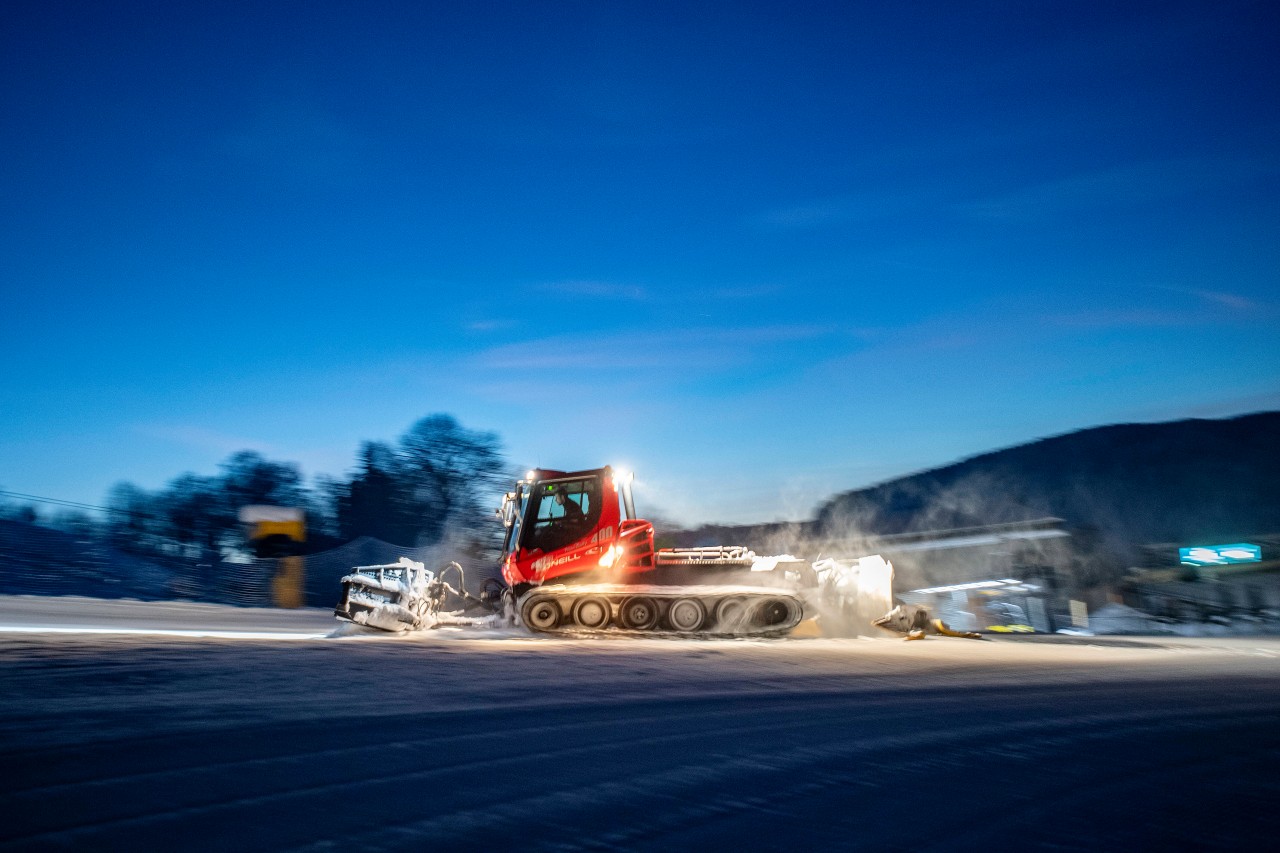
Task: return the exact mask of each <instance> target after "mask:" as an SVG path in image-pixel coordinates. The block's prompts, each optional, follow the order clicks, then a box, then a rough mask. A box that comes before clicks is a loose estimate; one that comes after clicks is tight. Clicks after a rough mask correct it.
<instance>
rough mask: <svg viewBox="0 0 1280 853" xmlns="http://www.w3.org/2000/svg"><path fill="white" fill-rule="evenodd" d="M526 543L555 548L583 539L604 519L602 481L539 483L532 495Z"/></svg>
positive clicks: (527, 545) (524, 542)
mask: <svg viewBox="0 0 1280 853" xmlns="http://www.w3.org/2000/svg"><path fill="white" fill-rule="evenodd" d="M525 518H526V519H528V521H529V522H530V523H529V524H528V526H526V528H525V532H526V535H525V536H524V537H523V538H524V541H523V543H522V544H523V545H524V547H525V548H527V549H529V550H533V549H535V548H536V549H540V550H542V551H554V550H556V549H557V548H563V547H564V546H566V545H568V544H570V543H572V542H574V541H576V540H578V539H581V538H582V537H583V536H585V535H586V534H587V533H589V532H590V531H591V530H592V528H594V527H595V526H596V523H597V522H598V521H599V520H600V483H599V481H597V480H595V479H582V480H555V481H551V482H542V483H536V484H535V485H534V486H533V488H532V489H531V493H530V495H529V509H528V514H527V515H526V516H525Z"/></svg>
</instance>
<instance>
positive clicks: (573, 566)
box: [334, 467, 892, 637]
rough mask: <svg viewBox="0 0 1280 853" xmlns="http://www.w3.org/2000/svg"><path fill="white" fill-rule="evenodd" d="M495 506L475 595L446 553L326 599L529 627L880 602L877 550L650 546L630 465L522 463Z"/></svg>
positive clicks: (748, 627)
mask: <svg viewBox="0 0 1280 853" xmlns="http://www.w3.org/2000/svg"><path fill="white" fill-rule="evenodd" d="M499 513H500V515H501V517H502V523H503V525H504V527H505V528H506V535H505V538H504V540H503V547H502V580H501V581H499V580H498V579H497V578H491V579H489V580H487V581H486V582H485V585H484V586H483V587H482V588H481V590H480V594H479V595H478V596H477V595H472V594H471V593H469V592H467V591H466V589H465V583H464V579H463V576H462V569H461V567H460V566H458V564H457V563H450V564H449V565H447V566H445V567H444V569H443V570H441V571H440V572H438V573H437V572H433V571H430V570H428V569H426V568H425V566H423V564H421V563H416V562H414V561H411V560H408V559H406V558H401V560H400V561H399V562H398V563H394V564H389V565H381V566H359V567H357V568H356V570H355V571H354V572H353V573H352V574H350V575H347V576H346V577H345V578H343V584H342V586H343V592H342V600H341V601H340V602H339V604H338V606H337V608H336V609H335V611H334V613H335V614H336V615H337V616H338V617H340V618H342V619H346V620H349V621H352V622H355V623H357V624H362V625H369V626H371V627H375V628H382V629H384V630H409V629H415V628H422V627H431V626H434V625H437V624H441V623H442V622H447V623H449V624H467V623H472V624H474V623H488V624H492V623H493V622H494V621H496V620H501V619H504V618H505V619H506V620H509V621H513V622H514V621H519V622H520V623H522V624H523V625H525V626H526V627H527V628H529V629H530V630H533V631H536V632H541V633H561V634H570V633H571V634H579V633H592V634H594V633H627V634H652V633H662V634H668V635H676V636H690V637H696V636H779V635H782V634H786V633H787V632H789V631H791V630H792V629H793V628H795V627H796V626H797V625H798V624H799V623H800V622H801V621H802V620H803V619H804V618H805V617H806V615H812V612H807V611H813V610H814V607H815V605H816V604H818V602H819V601H822V602H824V603H825V604H826V605H828V606H829V607H834V608H836V609H837V610H839V609H844V610H846V611H847V610H849V608H850V606H851V605H854V606H857V607H858V609H865V608H863V607H862V605H863V604H865V603H866V602H865V599H866V598H867V594H866V593H867V591H868V589H870V590H871V596H870V597H871V599H872V601H871V603H870V608H869V609H870V610H872V611H876V610H877V608H878V611H877V612H879V613H883V612H884V610H885V609H887V608H888V607H889V606H891V591H890V589H889V587H890V584H891V578H892V567H891V566H889V564H887V563H885V562H884V561H883V560H880V558H878V557H876V558H867V559H864V560H862V561H860V562H854V563H846V562H840V561H835V560H830V559H827V560H823V561H820V562H819V563H814V564H812V565H810V564H808V563H805V562H803V561H801V560H798V559H796V558H794V557H790V556H784V557H758V556H756V555H755V554H754V553H753V552H752V551H750V550H748V549H747V548H745V547H740V546H732V547H709V548H671V549H657V548H655V546H654V529H653V525H652V524H651V523H650V522H648V521H645V520H643V519H639V518H637V517H636V512H635V503H634V500H633V499H632V494H631V476H630V475H629V474H624V473H621V472H615V471H614V470H613V469H612V468H608V467H606V468H597V469H591V470H585V471H574V472H565V471H549V470H534V471H530V472H529V473H528V475H526V478H525V479H523V480H520V481H518V482H517V483H516V484H515V488H514V490H513V491H511V492H508V493H507V494H506V496H505V497H504V500H503V504H502V508H501V509H500V510H499ZM451 572H452V573H453V576H454V578H453V579H454V583H456V584H457V585H456V586H455V585H454V584H453V583H450V582H449V581H448V580H446V578H448V577H449V576H450V573H451ZM854 599H857V601H854ZM881 604H884V606H883V607H881ZM450 605H460V607H458V609H455V610H452V611H449V610H447V609H446V608H448V607H449V606H450Z"/></svg>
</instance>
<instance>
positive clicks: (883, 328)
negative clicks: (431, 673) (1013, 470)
mask: <svg viewBox="0 0 1280 853" xmlns="http://www.w3.org/2000/svg"><path fill="white" fill-rule="evenodd" d="M257 5H259V4H245V3H227V4H207V3H172V2H158V3H154V4H137V3H118V4H117V3H109V4H108V3H103V4H91V3H65V4H63V3H55V2H48V0H44V2H32V3H22V2H9V3H6V4H5V5H4V9H3V11H0V78H2V79H3V83H2V84H0V116H3V124H2V125H0V162H2V163H3V167H2V168H0V224H2V226H3V228H2V229H0V357H2V358H3V366H4V370H3V377H2V378H0V489H8V490H12V491H20V492H29V493H34V494H38V495H47V496H52V497H57V498H65V499H70V500H78V501H85V502H89V503H101V502H102V500H103V498H104V496H105V493H106V490H107V489H108V488H109V486H110V485H111V484H112V483H114V482H117V481H120V480H131V481H133V482H136V483H138V484H139V485H142V486H145V487H148V488H154V487H158V486H160V485H162V484H163V483H164V482H166V481H168V480H169V479H171V478H172V477H174V476H176V475H178V474H180V473H182V472H183V471H186V470H192V471H197V472H201V473H212V472H214V471H215V470H216V468H217V465H218V463H219V462H220V461H221V460H223V459H225V458H226V457H227V456H228V455H229V454H230V453H231V452H233V451H235V450H239V449H242V448H250V449H257V450H260V451H262V452H263V453H265V454H266V455H268V456H269V457H270V458H273V459H279V460H282V461H296V462H298V463H299V464H300V465H301V466H302V468H303V470H304V471H305V472H306V473H307V474H308V475H314V474H318V473H329V474H335V475H336V474H342V473H344V472H345V471H347V470H349V469H350V468H351V467H352V466H353V465H354V462H355V455H356V450H357V447H358V445H359V442H360V440H361V439H394V438H396V437H397V436H399V435H400V433H402V432H403V431H404V430H405V429H407V428H408V427H409V426H410V425H411V424H412V423H413V421H415V420H416V419H417V418H419V417H421V416H424V415H426V414H429V413H432V412H448V413H451V414H453V415H455V416H456V417H457V418H458V419H459V420H460V421H461V422H462V423H463V425H464V426H467V427H470V428H474V429H486V430H495V431H497V432H498V433H500V434H501V436H502V438H503V440H504V443H505V446H506V448H507V451H508V453H509V455H510V457H511V458H512V461H513V462H514V463H515V464H518V465H521V466H525V465H541V466H545V467H569V468H580V467H595V466H598V465H602V464H606V463H613V464H618V465H625V466H628V467H633V468H634V469H635V470H636V471H637V479H638V484H639V487H638V490H637V491H638V495H637V496H638V500H639V501H640V502H641V503H642V509H643V508H647V509H648V510H650V511H651V512H652V511H654V510H656V511H657V513H658V514H662V515H665V516H667V517H672V518H680V519H682V520H684V521H686V522H695V521H759V520H772V519H777V518H793V517H800V516H804V515H807V514H808V513H809V512H810V511H811V510H812V509H813V507H814V506H815V505H816V504H817V503H818V502H819V501H821V500H822V499H824V498H825V497H827V496H829V495H830V494H831V493H832V492H835V491H838V490H843V489H848V488H854V487H858V486H862V485H867V484H870V483H872V482H875V481H878V480H882V479H886V478H889V477H892V476H896V475H900V474H905V473H909V472H912V471H915V470H919V469H922V468H926V467H931V466H933V465H937V464H943V463H947V462H950V461H954V460H956V459H958V458H961V457H963V456H967V455H972V454H974V453H977V452H981V451H984V450H989V449H994V448H997V447H1001V446H1005V445H1008V444H1014V443H1019V442H1023V441H1027V440H1031V439H1034V438H1038V437H1042V436H1045V435H1050V434H1055V433H1061V432H1066V431H1070V430H1073V429H1078V428H1083V427H1088V426H1094V425H1099V424H1104V423H1111V422H1116V421H1135V420H1136V421H1154V420H1166V419H1174V418H1182V417H1191V416H1222V415H1230V414H1238V413H1244V412H1248V411H1256V410H1261V409H1270V408H1280V334H1278V333H1280V156H1278V155H1280V95H1278V94H1277V93H1280V5H1277V4H1274V3H1270V2H1256V3H1249V2H1203V3H1178V2H1170V3H1141V2H1134V3H1115V2H1106V3H1087V2H1076V1H1075V0H1073V1H1072V2H1032V0H1010V2H966V3H955V2H947V3H900V2H883V3H871V2H867V3H853V2H844V3H830V4H820V3H795V2H791V3H777V4H760V3H726V4H723V5H721V4H703V3H688V2H682V3H671V4H659V3H636V4H622V3H607V2H599V3H595V2H592V3H548V4H542V3H527V4H515V3H510V4H483V3H448V4H446V3H431V2H426V3H394V4H371V3H351V4H339V3H324V2H299V3H274V4H260V5H262V6H263V7H266V8H257ZM495 505H496V496H495Z"/></svg>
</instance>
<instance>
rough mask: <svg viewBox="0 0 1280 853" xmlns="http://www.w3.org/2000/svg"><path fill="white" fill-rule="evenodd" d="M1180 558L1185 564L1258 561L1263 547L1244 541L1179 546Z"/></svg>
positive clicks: (1260, 558) (1215, 564) (1216, 564)
mask: <svg viewBox="0 0 1280 853" xmlns="http://www.w3.org/2000/svg"><path fill="white" fill-rule="evenodd" d="M1178 558H1179V559H1180V560H1181V561H1182V564H1183V565H1184V566H1225V565H1227V564H1229V563H1257V562H1261V560H1262V549H1261V548H1259V547H1258V546H1257V545H1249V544H1246V543H1244V542H1240V543H1237V544H1235V545H1196V546H1195V547H1192V548H1179V549H1178Z"/></svg>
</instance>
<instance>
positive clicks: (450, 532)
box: [103, 415, 511, 559]
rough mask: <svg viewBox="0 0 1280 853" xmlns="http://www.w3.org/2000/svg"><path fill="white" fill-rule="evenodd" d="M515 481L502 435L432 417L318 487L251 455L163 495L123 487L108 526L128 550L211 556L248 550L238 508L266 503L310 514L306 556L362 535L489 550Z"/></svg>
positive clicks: (291, 469)
mask: <svg viewBox="0 0 1280 853" xmlns="http://www.w3.org/2000/svg"><path fill="white" fill-rule="evenodd" d="M510 480H511V477H510V473H509V470H508V466H507V463H506V461H505V458H504V456H503V453H502V447H501V442H500V440H499V438H498V436H497V435H496V434H495V433H491V432H480V431H475V430H469V429H466V428H465V427H463V426H461V425H460V424H459V423H458V422H457V421H456V420H455V419H454V418H452V417H451V416H449V415H431V416H429V417H426V418H423V419H421V420H420V421H418V422H417V423H415V424H414V425H413V426H412V427H411V428H410V429H409V430H408V431H407V432H405V434H404V435H402V436H401V437H400V439H399V440H398V441H397V442H395V443H394V444H393V443H388V442H380V441H368V442H365V443H364V444H363V445H362V446H361V448H360V452H359V456H358V461H357V464H356V468H355V470H354V471H353V472H351V473H350V474H349V475H347V476H345V477H322V478H319V481H318V483H317V485H316V487H315V488H311V487H309V486H308V485H307V483H306V482H305V481H304V479H303V476H302V473H301V471H300V470H299V468H298V466H297V465H295V464H293V463H290V462H276V461H272V460H269V459H267V458H265V457H264V456H262V454H260V453H257V452H254V451H249V450H243V451H240V452H238V453H235V454H233V455H232V456H231V457H230V458H228V459H227V460H226V461H225V462H223V463H222V465H221V466H220V471H219V473H217V474H214V475H209V476H205V475H198V474H191V473H187V474H182V475H181V476H179V477H176V478H175V479H174V480H172V481H171V482H170V483H168V484H167V485H166V486H164V487H163V488H161V489H159V490H156V491H148V490H145V489H142V488H139V487H138V486H136V485H133V484H132V483H120V484H117V485H116V486H115V487H113V488H112V489H111V491H110V493H109V495H108V498H107V508H108V510H109V511H108V513H107V518H106V521H105V522H103V527H104V528H105V530H104V532H105V535H106V536H107V538H108V539H109V540H110V541H111V543H112V544H113V545H115V546H116V547H119V548H121V549H123V550H128V551H133V552H135V553H145V554H149V555H155V556H165V555H167V556H172V557H176V558H184V559H193V558H194V559H207V558H209V557H210V556H212V555H216V554H218V553H226V552H227V550H228V549H234V548H237V547H240V546H241V545H242V544H243V531H242V529H241V526H240V522H239V512H240V508H241V507H244V506H247V505H250V504H269V505H275V506H288V507H301V508H302V509H303V510H304V511H305V513H306V518H307V539H308V547H307V550H308V551H316V550H323V549H324V548H328V547H333V546H334V545H337V544H340V543H342V542H347V541H350V540H352V539H356V538H358V537H361V536H372V537H376V538H378V539H382V540H384V541H387V542H390V543H392V544H396V545H402V546H406V547H414V546H422V545H432V544H435V543H437V542H440V541H442V540H443V539H445V538H446V537H454V538H457V539H459V540H461V541H464V542H467V543H469V544H471V545H473V546H477V545H478V546H480V547H484V546H485V545H486V544H490V540H491V539H492V538H493V536H494V535H496V531H495V528H496V526H497V525H496V524H495V522H494V520H493V508H494V507H495V506H497V504H498V502H499V501H500V495H501V493H502V491H503V490H504V488H505V487H506V485H507V484H508V483H509V482H510Z"/></svg>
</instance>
